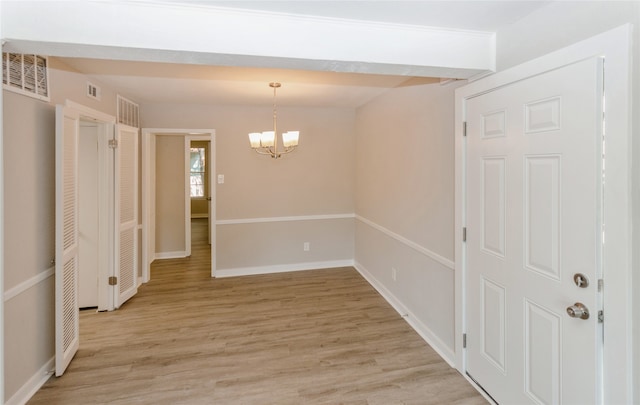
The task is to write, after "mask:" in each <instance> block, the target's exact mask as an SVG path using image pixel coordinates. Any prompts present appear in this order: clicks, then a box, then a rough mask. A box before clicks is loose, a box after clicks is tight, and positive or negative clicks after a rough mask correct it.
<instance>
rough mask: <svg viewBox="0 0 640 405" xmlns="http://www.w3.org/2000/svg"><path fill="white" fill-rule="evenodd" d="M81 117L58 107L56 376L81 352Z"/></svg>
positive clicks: (70, 110) (74, 112) (72, 111)
mask: <svg viewBox="0 0 640 405" xmlns="http://www.w3.org/2000/svg"><path fill="white" fill-rule="evenodd" d="M79 133H80V115H79V113H78V112H77V111H74V110H72V109H70V108H66V107H63V106H57V107H56V197H55V198H56V208H55V209H56V231H55V232H56V249H55V256H56V259H55V262H56V264H55V273H56V276H55V296H56V302H55V320H56V333H55V334H56V356H55V357H56V376H61V375H62V374H63V373H64V371H65V370H66V368H67V366H68V365H69V363H70V362H71V360H72V359H73V356H74V355H75V354H76V352H77V351H78V347H79V343H80V326H79V316H80V314H79V312H78V265H79V260H78V252H79V249H78V247H79V237H78V145H79Z"/></svg>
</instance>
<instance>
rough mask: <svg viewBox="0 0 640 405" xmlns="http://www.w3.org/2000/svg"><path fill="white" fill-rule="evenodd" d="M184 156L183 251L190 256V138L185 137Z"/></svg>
mask: <svg viewBox="0 0 640 405" xmlns="http://www.w3.org/2000/svg"><path fill="white" fill-rule="evenodd" d="M182 141H183V148H184V150H183V154H184V169H183V170H184V173H183V175H184V190H182V193H183V195H184V250H185V251H186V253H187V256H191V167H190V164H189V162H190V160H191V137H189V136H185V137H184V138H183V139H182Z"/></svg>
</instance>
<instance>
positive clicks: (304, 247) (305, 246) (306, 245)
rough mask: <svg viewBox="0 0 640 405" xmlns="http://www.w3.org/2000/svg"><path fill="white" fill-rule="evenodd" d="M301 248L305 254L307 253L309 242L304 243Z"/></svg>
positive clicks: (309, 247)
mask: <svg viewBox="0 0 640 405" xmlns="http://www.w3.org/2000/svg"><path fill="white" fill-rule="evenodd" d="M302 248H303V249H304V251H305V252H308V251H309V250H310V249H311V246H310V245H309V242H305V243H304V245H303V246H302Z"/></svg>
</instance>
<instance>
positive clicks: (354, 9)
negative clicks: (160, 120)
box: [63, 0, 549, 107]
mask: <svg viewBox="0 0 640 405" xmlns="http://www.w3.org/2000/svg"><path fill="white" fill-rule="evenodd" d="M149 2H151V1H150V0H149ZM153 2H155V3H158V2H164V3H173V4H175V3H179V4H182V5H186V6H197V7H209V6H213V7H232V8H240V9H245V10H247V9H248V10H256V11H266V12H274V13H286V14H301V15H308V16H319V17H328V18H340V19H349V20H365V21H375V22H382V23H391V24H402V25H419V26H431V27H440V28H452V29H467V30H482V31H496V30H497V29H498V28H500V27H502V26H504V25H508V24H511V23H513V22H515V21H517V20H518V19H520V18H522V17H524V16H526V15H527V14H529V13H531V12H533V11H534V10H536V9H537V8H540V7H542V6H544V5H545V4H547V3H548V2H549V1H546V0H545V1H542V0H541V1H375V0H360V1H335V0H334V1H327V0H305V1H242V0H239V1H204V0H173V1H171V0H154V1H153ZM63 60H64V62H65V63H67V64H68V65H70V66H71V67H73V68H74V69H76V70H78V71H80V72H83V73H86V74H87V75H89V76H90V77H92V78H95V80H97V81H99V82H102V83H103V84H105V85H108V86H110V87H113V88H115V89H116V90H117V91H119V92H121V93H123V94H126V95H128V96H129V97H131V98H133V99H134V100H136V101H138V102H140V103H152V102H154V103H193V104H242V105H247V104H249V105H269V104H270V103H271V102H272V96H273V93H272V90H271V89H270V88H269V87H268V83H269V82H272V81H278V82H282V84H283V86H282V88H281V89H279V90H278V96H277V101H278V105H296V106H336V107H357V106H360V105H362V104H364V103H366V102H367V101H368V100H370V99H372V98H374V97H376V96H377V95H379V94H382V93H384V92H385V91H387V90H388V89H390V88H394V87H397V86H400V85H402V84H403V83H404V85H408V84H413V83H424V82H429V81H433V79H428V78H410V77H406V76H387V75H370V74H366V75H365V74H356V73H337V72H320V71H303V70H289V69H260V68H243V67H221V66H203V65H187V64H185V65H179V64H170V63H151V62H128V61H112V60H98V59H79V58H64V59H63Z"/></svg>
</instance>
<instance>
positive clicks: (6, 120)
mask: <svg viewBox="0 0 640 405" xmlns="http://www.w3.org/2000/svg"><path fill="white" fill-rule="evenodd" d="M49 66H50V76H49V81H50V93H51V101H50V102H45V101H40V100H36V99H34V98H30V97H27V96H23V95H19V94H16V93H13V92H10V91H6V90H3V99H4V102H3V142H4V150H3V166H4V167H3V170H4V173H7V174H8V173H11V174H13V175H8V176H4V213H3V214H4V218H5V221H4V229H3V231H4V234H5V235H10V236H8V237H5V238H4V256H3V261H4V294H5V312H4V317H5V318H4V331H5V334H4V337H5V340H4V349H5V355H4V367H5V370H7V371H8V372H6V373H4V382H5V391H4V392H5V398H4V399H5V401H6V400H8V399H10V398H11V397H13V396H14V395H15V394H16V393H18V391H19V390H20V389H23V388H24V387H25V384H28V382H29V380H30V379H32V378H33V377H34V376H36V377H38V376H41V375H45V374H44V373H45V372H46V371H47V370H46V369H43V367H46V366H47V364H48V363H49V362H50V361H51V360H52V358H53V355H54V312H53V311H54V277H53V274H54V273H53V263H52V260H53V258H54V255H55V250H54V241H55V177H54V176H55V143H54V137H55V105H56V104H64V103H65V100H66V99H69V100H71V101H74V102H77V103H80V104H83V105H86V106H87V107H90V108H93V109H96V110H98V111H101V112H104V113H107V114H115V108H116V101H115V99H116V96H115V92H114V91H112V90H110V89H108V88H106V87H104V86H103V87H102V100H101V101H95V100H92V99H89V98H87V97H86V96H85V86H86V81H87V77H86V76H84V75H82V74H80V73H78V72H75V71H74V70H73V69H71V68H69V67H68V66H66V65H65V64H63V63H62V62H60V61H59V60H57V59H55V58H50V59H49ZM92 82H93V83H95V84H99V83H97V82H96V81H95V80H92ZM40 378H41V377H40Z"/></svg>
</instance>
